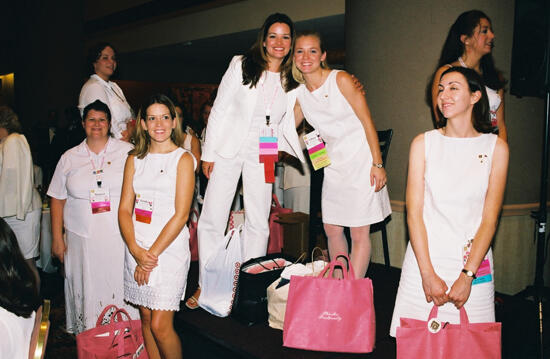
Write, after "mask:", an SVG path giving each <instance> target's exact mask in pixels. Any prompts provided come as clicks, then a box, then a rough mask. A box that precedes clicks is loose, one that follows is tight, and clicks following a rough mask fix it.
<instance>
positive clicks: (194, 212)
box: [189, 207, 199, 224]
mask: <svg viewBox="0 0 550 359" xmlns="http://www.w3.org/2000/svg"><path fill="white" fill-rule="evenodd" d="M193 214H194V215H195V218H196V219H197V220H196V221H193V216H192V215H193ZM189 222H190V223H193V224H197V223H199V211H197V209H196V208H193V207H191V215H189Z"/></svg>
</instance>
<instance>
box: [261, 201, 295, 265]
mask: <svg viewBox="0 0 550 359" xmlns="http://www.w3.org/2000/svg"><path fill="white" fill-rule="evenodd" d="M286 213H292V209H291V208H283V207H282V206H281V204H280V203H279V199H278V198H277V196H276V195H275V194H273V204H272V205H271V213H270V214H269V242H268V243H267V253H268V254H271V253H281V250H282V248H283V238H284V235H283V225H282V224H280V223H277V222H275V221H276V220H278V219H279V217H278V216H279V215H281V214H286Z"/></svg>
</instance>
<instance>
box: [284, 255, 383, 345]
mask: <svg viewBox="0 0 550 359" xmlns="http://www.w3.org/2000/svg"><path fill="white" fill-rule="evenodd" d="M340 256H342V257H345V258H348V257H347V256H346V255H338V256H337V257H335V259H333V260H332V261H331V262H330V263H329V264H328V265H327V266H326V267H325V269H323V271H322V272H321V274H320V275H319V276H317V277H300V276H292V277H291V279H290V288H289V292H288V302H287V306H286V312H285V321H284V325H283V345H284V346H285V347H290V348H298V349H307V350H316V351H327V352H344V353H369V352H371V351H372V350H373V348H374V342H375V336H376V323H375V316H374V303H373V291H372V282H371V280H370V279H369V278H358V279H356V278H355V275H354V272H353V268H352V266H351V263H350V262H349V259H348V263H350V264H349V271H347V270H346V268H343V266H342V265H341V262H339V261H337V260H336V259H337V258H338V257H340ZM336 267H340V268H342V271H343V273H344V279H334V278H332V273H333V271H334V268H336ZM329 269H330V271H329V276H328V278H324V276H325V274H326V273H327V271H328V270H329Z"/></svg>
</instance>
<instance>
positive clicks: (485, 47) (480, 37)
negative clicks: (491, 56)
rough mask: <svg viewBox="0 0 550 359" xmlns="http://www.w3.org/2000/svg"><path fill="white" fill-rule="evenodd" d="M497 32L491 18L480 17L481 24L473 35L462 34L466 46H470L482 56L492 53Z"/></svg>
mask: <svg viewBox="0 0 550 359" xmlns="http://www.w3.org/2000/svg"><path fill="white" fill-rule="evenodd" d="M494 39H495V34H494V33H493V29H492V27H491V23H490V22H489V20H487V19H485V18H481V19H479V24H478V25H477V26H476V27H475V29H474V31H473V33H472V35H471V36H465V35H463V36H462V41H463V42H464V44H465V46H466V47H470V48H471V49H472V50H474V51H475V52H477V53H479V54H481V56H483V55H486V54H488V53H490V52H491V51H492V49H493V45H494V44H493V41H494Z"/></svg>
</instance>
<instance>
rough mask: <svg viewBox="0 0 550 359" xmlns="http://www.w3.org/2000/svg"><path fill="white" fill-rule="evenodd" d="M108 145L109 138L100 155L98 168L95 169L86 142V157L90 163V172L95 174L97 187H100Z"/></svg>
mask: <svg viewBox="0 0 550 359" xmlns="http://www.w3.org/2000/svg"><path fill="white" fill-rule="evenodd" d="M108 146H109V140H107V144H105V149H104V150H103V156H101V165H100V166H99V169H96V167H95V163H94V160H93V159H92V154H91V153H90V150H89V149H88V144H86V152H88V158H89V159H90V163H91V164H92V169H93V171H92V174H93V175H94V176H95V178H96V183H97V186H98V187H99V188H101V183H102V182H103V175H102V174H103V164H104V163H105V154H106V153H107V147H108Z"/></svg>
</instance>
